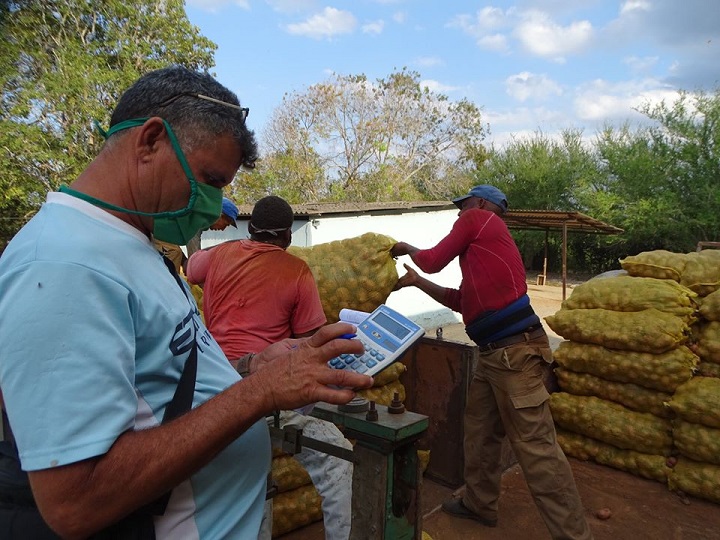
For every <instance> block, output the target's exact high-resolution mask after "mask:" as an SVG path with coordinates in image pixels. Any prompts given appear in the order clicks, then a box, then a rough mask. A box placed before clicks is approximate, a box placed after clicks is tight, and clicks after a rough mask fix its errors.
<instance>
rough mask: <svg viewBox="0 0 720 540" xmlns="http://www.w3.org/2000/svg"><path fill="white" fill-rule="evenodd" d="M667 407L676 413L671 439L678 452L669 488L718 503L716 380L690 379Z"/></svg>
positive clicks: (719, 387) (719, 382)
mask: <svg viewBox="0 0 720 540" xmlns="http://www.w3.org/2000/svg"><path fill="white" fill-rule="evenodd" d="M668 405H669V407H670V408H671V409H672V410H673V412H674V413H675V414H676V418H675V420H673V439H674V442H675V447H676V448H677V450H678V451H679V452H680V456H679V457H678V459H677V462H676V463H675V464H674V468H673V470H672V472H671V474H670V476H669V478H668V485H669V487H670V489H672V490H678V491H684V492H686V493H689V494H691V495H695V496H696V497H701V498H703V499H708V500H710V501H714V502H716V503H720V379H717V378H714V377H701V376H698V377H693V378H692V379H690V380H689V381H687V382H686V383H684V384H683V385H682V386H680V387H679V388H678V389H677V391H676V392H675V394H674V395H673V397H672V399H671V400H670V401H669V402H668Z"/></svg>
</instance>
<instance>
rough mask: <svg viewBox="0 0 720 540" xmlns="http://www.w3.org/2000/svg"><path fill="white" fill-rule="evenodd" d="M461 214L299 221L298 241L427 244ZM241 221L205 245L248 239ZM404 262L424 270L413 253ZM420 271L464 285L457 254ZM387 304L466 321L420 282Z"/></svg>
mask: <svg viewBox="0 0 720 540" xmlns="http://www.w3.org/2000/svg"><path fill="white" fill-rule="evenodd" d="M456 219H457V210H453V209H451V210H433V211H427V212H418V211H415V212H405V213H402V214H392V215H361V216H344V215H332V216H321V217H319V218H316V219H313V220H312V221H310V222H308V221H300V220H297V221H296V222H295V224H294V225H293V242H292V245H294V246H298V247H307V246H314V245H317V244H323V243H326V242H332V241H334V240H343V239H346V238H353V237H356V236H360V235H362V234H365V233H367V232H373V233H378V234H385V235H387V236H390V237H392V238H394V239H395V240H397V241H403V242H407V243H409V244H412V245H413V246H416V247H418V248H421V249H423V248H429V247H432V246H434V245H435V244H436V243H437V242H439V241H440V240H441V239H442V238H443V237H445V235H447V233H448V232H449V231H450V229H451V228H452V225H453V223H454V222H455V220H456ZM237 225H238V228H237V229H235V228H233V227H228V228H227V229H225V230H224V231H206V232H204V233H203V236H202V246H203V247H204V248H206V247H209V246H212V245H215V244H218V243H220V242H225V241H227V240H232V239H238V238H247V237H248V236H249V235H248V231H247V221H242V220H238V222H237ZM403 263H406V264H408V265H410V266H412V267H413V268H415V270H418V268H417V267H416V266H414V265H413V263H412V260H411V259H410V257H409V256H403V257H399V258H398V260H397V270H398V275H403V274H404V273H405V268H404V267H403ZM418 271H419V270H418ZM420 274H421V275H423V276H425V277H427V278H428V279H430V280H431V281H433V282H435V283H437V284H438V285H442V286H444V287H453V288H457V287H459V285H460V280H461V275H460V266H459V264H458V261H457V259H456V260H454V261H452V262H451V263H450V264H449V265H448V266H447V267H446V268H444V269H443V270H442V271H441V272H439V273H437V274H432V275H426V274H423V273H422V272H420ZM387 305H388V306H390V307H391V308H393V309H396V310H397V311H399V312H400V313H402V314H404V315H405V316H407V317H409V318H410V319H412V320H413V321H415V322H416V323H417V324H419V325H421V326H422V327H423V328H425V329H431V328H436V327H438V326H445V325H447V324H455V323H457V322H459V321H461V318H460V315H459V314H458V313H455V312H453V311H451V310H449V309H448V308H446V307H444V306H443V305H442V304H439V303H438V302H436V301H435V300H433V299H432V298H430V297H429V296H427V295H426V294H424V293H423V292H421V291H419V290H418V289H416V288H414V287H410V288H405V289H402V290H400V291H394V292H392V293H391V294H390V297H389V298H388V300H387ZM348 307H352V306H348Z"/></svg>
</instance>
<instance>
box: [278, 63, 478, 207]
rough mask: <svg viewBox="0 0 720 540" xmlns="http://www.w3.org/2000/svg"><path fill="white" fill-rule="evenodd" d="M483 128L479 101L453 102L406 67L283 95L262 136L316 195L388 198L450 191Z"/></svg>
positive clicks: (468, 166) (470, 160)
mask: <svg viewBox="0 0 720 540" xmlns="http://www.w3.org/2000/svg"><path fill="white" fill-rule="evenodd" d="M484 136H485V128H484V126H483V124H482V122H481V116H480V111H479V109H478V108H477V107H476V106H475V105H473V104H471V103H470V102H468V101H465V100H463V101H460V102H457V103H452V102H450V101H449V100H448V99H447V97H446V96H443V95H440V94H437V93H434V92H431V91H430V90H428V89H427V88H424V87H422V86H421V85H420V80H419V75H418V74H417V73H414V72H409V71H407V70H405V69H403V70H401V71H398V72H395V73H392V74H391V75H390V76H389V77H388V78H387V79H380V80H378V81H376V82H375V83H371V82H370V81H368V80H367V78H366V77H365V76H364V75H356V76H338V75H336V76H334V78H332V79H331V80H329V81H327V82H324V83H320V84H316V85H313V86H311V87H310V88H309V89H308V90H307V91H306V92H304V93H293V94H287V95H285V97H284V98H283V103H282V105H281V106H280V107H278V108H277V109H276V110H275V112H274V115H273V118H272V120H271V123H270V125H269V126H268V127H267V129H266V131H265V133H264V143H265V147H266V151H267V154H268V156H271V159H273V160H278V159H281V158H283V159H286V160H287V161H286V166H288V171H289V170H292V171H294V172H295V173H296V180H295V181H294V182H295V184H296V185H300V183H303V182H304V183H305V185H306V187H307V188H308V191H309V192H310V193H312V196H313V197H318V198H322V199H326V200H354V201H387V200H400V199H408V198H411V199H417V198H443V197H447V196H449V195H450V194H452V193H453V192H454V191H455V190H454V189H453V182H454V181H456V179H457V178H458V177H462V176H463V174H465V175H466V174H467V172H468V171H469V170H471V169H472V167H473V166H474V163H475V160H476V159H477V156H478V155H479V154H480V152H479V151H478V148H479V147H480V143H481V141H482V140H483V138H484ZM320 171H322V174H320ZM274 172H278V171H274ZM292 178H293V177H292V175H291V177H290V180H291V182H292V181H293V180H292ZM301 178H302V182H299V179H301ZM463 180H464V177H463ZM268 181H270V180H268ZM310 185H314V189H310V187H309V186H310Z"/></svg>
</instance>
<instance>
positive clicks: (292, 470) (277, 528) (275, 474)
mask: <svg viewBox="0 0 720 540" xmlns="http://www.w3.org/2000/svg"><path fill="white" fill-rule="evenodd" d="M272 478H273V481H274V483H275V485H276V486H277V489H278V494H277V495H276V496H275V497H274V498H273V523H272V537H273V538H276V537H278V536H281V535H283V534H285V533H288V532H290V531H294V530H295V529H298V528H300V527H304V526H305V525H309V524H310V523H313V522H315V521H320V520H321V519H322V518H323V513H322V499H321V497H320V494H319V493H318V491H317V489H315V486H314V485H313V483H312V480H311V479H310V475H309V474H308V473H307V471H306V470H305V469H304V468H303V466H302V465H300V463H299V462H298V461H297V460H296V459H295V458H294V457H292V456H290V455H288V454H284V453H283V452H281V451H278V450H274V451H273V460H272Z"/></svg>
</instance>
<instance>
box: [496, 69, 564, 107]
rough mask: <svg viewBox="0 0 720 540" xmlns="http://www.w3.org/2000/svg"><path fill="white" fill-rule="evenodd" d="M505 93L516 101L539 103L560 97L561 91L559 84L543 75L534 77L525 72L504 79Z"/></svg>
mask: <svg viewBox="0 0 720 540" xmlns="http://www.w3.org/2000/svg"><path fill="white" fill-rule="evenodd" d="M505 91H506V92H507V93H508V95H510V96H512V97H513V98H515V99H516V100H518V101H521V102H524V101H527V100H534V101H541V100H546V99H548V98H550V97H554V96H561V95H562V94H563V90H562V88H561V87H560V85H559V84H557V83H556V82H555V81H553V80H552V79H550V78H548V77H547V76H545V75H535V74H533V73H529V72H527V71H523V72H522V73H518V74H516V75H511V76H510V77H508V78H507V79H505Z"/></svg>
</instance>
